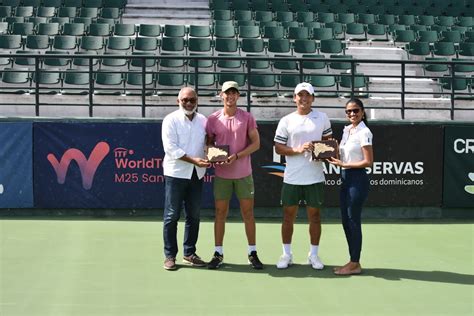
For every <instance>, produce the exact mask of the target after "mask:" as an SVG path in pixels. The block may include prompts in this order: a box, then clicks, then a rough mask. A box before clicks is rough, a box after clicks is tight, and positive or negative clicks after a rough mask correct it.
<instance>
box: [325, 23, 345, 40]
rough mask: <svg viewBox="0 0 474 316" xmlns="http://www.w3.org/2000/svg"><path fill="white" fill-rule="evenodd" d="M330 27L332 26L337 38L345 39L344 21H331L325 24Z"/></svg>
mask: <svg viewBox="0 0 474 316" xmlns="http://www.w3.org/2000/svg"><path fill="white" fill-rule="evenodd" d="M325 26H326V27H328V28H332V32H333V33H334V38H335V39H344V35H343V34H344V28H343V25H342V23H339V22H330V23H326V25H325Z"/></svg>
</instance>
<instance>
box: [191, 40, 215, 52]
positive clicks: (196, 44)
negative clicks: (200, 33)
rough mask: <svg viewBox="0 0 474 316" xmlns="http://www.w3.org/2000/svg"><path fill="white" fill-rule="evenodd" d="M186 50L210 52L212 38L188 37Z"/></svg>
mask: <svg viewBox="0 0 474 316" xmlns="http://www.w3.org/2000/svg"><path fill="white" fill-rule="evenodd" d="M188 51H189V52H201V53H202V52H206V53H211V54H212V40H211V39H210V38H205V37H190V38H189V39H188Z"/></svg>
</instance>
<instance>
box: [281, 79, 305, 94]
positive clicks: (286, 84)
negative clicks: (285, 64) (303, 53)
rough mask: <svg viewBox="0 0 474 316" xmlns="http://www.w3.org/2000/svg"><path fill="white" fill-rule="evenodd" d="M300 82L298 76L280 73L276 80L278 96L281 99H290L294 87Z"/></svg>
mask: <svg viewBox="0 0 474 316" xmlns="http://www.w3.org/2000/svg"><path fill="white" fill-rule="evenodd" d="M302 81H303V80H302V79H301V76H300V75H299V74H295V73H281V74H280V79H279V80H278V87H279V88H278V94H279V95H281V96H283V97H287V98H292V97H293V91H294V90H295V87H296V86H297V85H298V84H299V83H300V82H302Z"/></svg>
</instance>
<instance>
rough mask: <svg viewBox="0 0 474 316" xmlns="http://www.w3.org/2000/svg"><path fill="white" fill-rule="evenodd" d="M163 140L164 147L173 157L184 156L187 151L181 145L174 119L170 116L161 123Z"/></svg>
mask: <svg viewBox="0 0 474 316" xmlns="http://www.w3.org/2000/svg"><path fill="white" fill-rule="evenodd" d="M161 140H162V141H163V149H164V151H165V153H166V154H168V155H169V156H170V157H171V158H173V159H179V158H181V157H183V156H184V155H185V154H186V152H185V151H184V150H183V149H182V148H180V147H179V139H178V133H177V130H176V127H175V125H174V121H173V120H171V119H170V117H168V118H166V117H165V119H164V120H163V123H162V125H161Z"/></svg>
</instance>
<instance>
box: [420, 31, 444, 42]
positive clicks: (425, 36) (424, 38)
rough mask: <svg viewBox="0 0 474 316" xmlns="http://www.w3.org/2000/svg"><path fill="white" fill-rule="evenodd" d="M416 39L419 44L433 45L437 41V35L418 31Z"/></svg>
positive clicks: (434, 32)
mask: <svg viewBox="0 0 474 316" xmlns="http://www.w3.org/2000/svg"><path fill="white" fill-rule="evenodd" d="M417 38H418V41H420V42H428V43H434V42H437V41H438V40H439V35H438V32H436V31H419V32H417Z"/></svg>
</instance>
